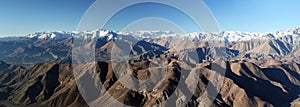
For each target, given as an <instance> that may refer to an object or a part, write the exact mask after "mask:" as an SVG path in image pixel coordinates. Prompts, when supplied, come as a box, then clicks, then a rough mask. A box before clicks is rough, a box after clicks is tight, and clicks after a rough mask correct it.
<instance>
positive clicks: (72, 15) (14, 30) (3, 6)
mask: <svg viewBox="0 0 300 107" xmlns="http://www.w3.org/2000/svg"><path fill="white" fill-rule="evenodd" d="M94 1H95V0H1V1H0V37H1V36H2V37H3V36H20V35H25V34H29V33H34V32H39V31H72V30H75V29H76V27H77V24H78V23H79V21H80V19H81V17H82V15H83V14H84V13H85V11H86V10H87V9H88V8H89V6H90V5H91V4H92V3H93V2H94ZM204 2H205V3H206V4H207V6H208V8H210V9H211V11H212V12H213V14H214V15H215V17H216V19H217V21H218V22H219V24H220V27H221V29H222V30H230V31H246V32H273V31H278V30H284V29H290V28H293V27H296V26H300V14H299V9H298V7H299V4H300V0H204ZM151 9H156V10H158V11H159V10H161V9H164V7H161V8H160V7H156V8H151ZM139 15H149V14H147V13H145V14H141V13H139ZM159 15H160V13H158V14H157V16H159ZM172 20H180V19H172ZM178 22H180V21H178ZM185 26H188V25H185ZM113 30H114V29H113Z"/></svg>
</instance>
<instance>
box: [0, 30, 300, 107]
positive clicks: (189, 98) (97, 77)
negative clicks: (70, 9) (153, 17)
mask: <svg viewBox="0 0 300 107" xmlns="http://www.w3.org/2000/svg"><path fill="white" fill-rule="evenodd" d="M149 35H150V36H149ZM299 49H300V28H293V29H290V30H286V31H278V32H274V33H266V34H264V33H242V32H215V33H206V32H200V33H191V34H176V33H172V32H162V31H153V32H150V31H149V32H113V31H107V30H95V31H90V32H40V33H35V34H29V35H27V36H25V37H21V38H16V39H12V38H10V39H9V40H4V39H3V41H0V60H1V62H0V106H4V107H5V106H32V107H37V106H41V107H84V106H104V105H105V106H124V104H125V105H127V106H154V105H157V106H163V107H164V106H177V107H182V106H188V107H196V106H212V107H253V106H254V107H269V106H270V107H272V106H274V107H286V106H294V107H298V106H300V100H299V95H300V91H299V90H300V63H299V62H300V50H299ZM89 50H94V51H89ZM90 57H91V58H94V59H89V58H90Z"/></svg>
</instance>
